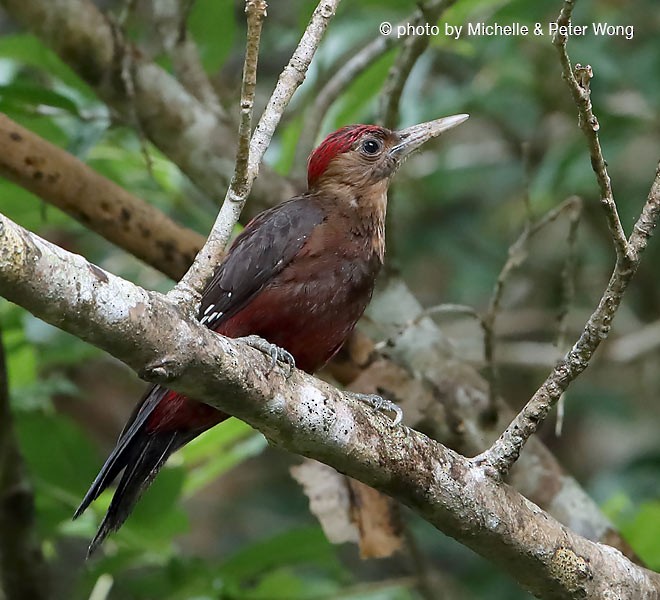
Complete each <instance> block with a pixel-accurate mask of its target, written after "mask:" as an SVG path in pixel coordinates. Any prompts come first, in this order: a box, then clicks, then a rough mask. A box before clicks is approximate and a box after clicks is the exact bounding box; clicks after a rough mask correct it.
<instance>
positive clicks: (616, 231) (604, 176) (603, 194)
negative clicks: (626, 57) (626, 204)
mask: <svg viewBox="0 0 660 600" xmlns="http://www.w3.org/2000/svg"><path fill="white" fill-rule="evenodd" d="M574 6H575V0H566V1H565V2H564V5H563V7H562V9H561V12H560V13H559V17H558V18H557V25H558V28H557V33H555V35H554V36H553V38H552V43H553V44H554V46H555V47H556V48H557V51H558V52H559V60H560V62H561V67H562V77H563V78H564V81H566V83H567V84H568V88H569V89H570V91H571V95H572V96H573V101H574V102H575V105H576V106H577V108H578V124H579V126H580V129H582V132H583V133H584V135H585V137H586V138H587V143H588V144H589V153H590V154H591V168H592V169H593V171H594V173H595V174H596V180H597V181H598V187H599V188H600V202H601V205H602V207H603V209H604V210H605V215H606V217H607V225H608V226H609V229H610V234H611V235H612V241H613V242H614V248H615V250H616V255H617V259H618V260H620V261H629V260H631V259H632V257H631V256H630V252H631V249H630V247H629V246H628V242H627V241H626V234H625V231H624V230H623V225H621V219H620V218H619V212H618V210H617V207H616V203H615V202H614V194H613V193H612V182H611V181H610V175H609V173H608V172H607V163H606V162H605V159H604V158H603V151H602V150H601V147H600V141H599V139H598V131H599V129H600V125H599V123H598V119H597V118H596V115H594V111H593V106H592V104H591V89H590V87H589V84H590V81H591V78H592V77H593V71H592V69H591V67H590V66H589V65H587V66H584V67H583V66H582V65H580V64H579V63H578V64H576V65H575V71H573V69H572V67H571V59H570V58H569V56H568V53H567V52H566V43H567V41H568V36H567V35H565V34H563V33H560V32H561V31H566V29H567V27H568V26H569V25H570V22H571V15H572V14H573V8H574Z"/></svg>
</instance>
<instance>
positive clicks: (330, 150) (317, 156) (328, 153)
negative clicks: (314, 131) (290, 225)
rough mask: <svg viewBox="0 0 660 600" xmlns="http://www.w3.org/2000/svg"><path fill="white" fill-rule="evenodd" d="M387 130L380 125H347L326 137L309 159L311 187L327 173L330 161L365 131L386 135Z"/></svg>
mask: <svg viewBox="0 0 660 600" xmlns="http://www.w3.org/2000/svg"><path fill="white" fill-rule="evenodd" d="M386 132H387V131H386V130H385V129H383V128H382V127H379V126H378V125H347V126H346V127H342V128H341V129H337V131H335V132H334V133H331V134H330V135H329V136H328V137H326V138H325V139H324V140H323V141H322V142H321V143H320V144H319V145H318V147H317V148H316V150H314V152H312V153H311V154H310V156H309V160H308V161H307V185H308V186H309V187H311V186H312V184H313V183H314V182H316V181H318V179H319V177H321V175H323V173H325V170H326V169H327V168H328V165H329V164H330V161H332V159H333V158H335V157H336V156H337V155H339V154H342V153H343V152H348V151H349V150H350V149H351V148H352V147H353V144H355V142H356V141H357V140H359V139H360V138H361V137H362V136H363V135H364V134H365V133H373V134H376V135H379V136H381V137H385V133H386Z"/></svg>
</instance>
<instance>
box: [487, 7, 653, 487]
mask: <svg viewBox="0 0 660 600" xmlns="http://www.w3.org/2000/svg"><path fill="white" fill-rule="evenodd" d="M574 4H575V0H565V1H564V4H563V6H562V9H561V12H560V14H559V17H558V18H557V24H558V25H559V28H558V30H559V31H562V29H561V28H562V27H564V30H565V27H566V26H567V25H568V24H569V23H570V19H571V14H572V12H573V7H574ZM566 41H567V36H565V35H561V34H559V33H558V34H556V35H555V37H554V39H553V44H554V45H555V46H556V47H557V49H558V51H559V59H560V62H561V64H562V71H563V76H564V79H565V80H566V83H567V85H568V87H569V89H570V91H571V94H572V95H573V100H574V101H575V104H576V106H577V107H578V112H579V115H580V120H579V121H580V122H579V125H580V128H581V129H582V131H583V132H584V134H585V136H586V138H587V143H588V146H589V152H590V154H591V165H592V168H593V170H594V172H595V174H596V179H597V181H598V185H599V187H600V190H601V205H602V206H603V207H604V209H605V213H606V215H607V220H608V225H609V229H610V233H611V235H612V239H613V241H614V246H615V248H616V255H617V259H616V264H615V267H614V272H613V273H612V276H611V278H610V281H609V283H608V285H607V287H606V288H605V291H604V292H603V295H602V297H601V299H600V302H599V303H598V306H597V307H596V309H595V310H594V312H593V313H592V315H591V316H590V317H589V320H588V321H587V323H586V325H585V327H584V330H583V331H582V333H581V334H580V337H579V338H578V340H577V341H576V342H575V344H574V345H573V347H572V348H571V350H570V351H569V352H567V354H566V356H565V357H564V358H563V359H562V360H561V361H560V362H559V363H558V364H557V366H555V368H554V369H553V370H552V372H551V373H550V375H548V377H547V378H546V380H545V381H544V382H543V384H542V385H541V387H540V388H539V389H538V390H537V391H536V393H535V394H534V395H533V396H532V398H531V399H530V400H529V402H528V403H527V404H526V406H525V407H524V408H523V409H522V410H521V411H520V413H518V415H517V416H516V417H515V418H514V420H513V421H512V423H511V424H510V425H509V426H508V427H507V429H506V430H505V431H504V432H503V433H502V435H501V436H500V437H499V438H498V440H497V441H496V442H495V443H494V444H493V445H492V446H491V447H490V449H488V450H487V451H486V452H484V453H482V454H481V455H479V456H478V457H476V458H475V460H476V461H477V462H479V463H483V464H486V465H488V466H490V467H492V468H493V473H492V474H494V475H496V476H503V475H505V474H506V473H507V472H508V471H509V469H510V468H511V466H512V465H513V464H514V463H515V462H516V460H517V459H518V456H520V452H521V451H522V448H523V447H524V445H525V443H526V442H527V440H528V439H529V438H530V436H532V435H533V434H534V433H535V432H536V431H537V429H538V427H539V425H540V424H541V423H542V422H543V420H544V419H545V417H546V416H547V414H548V412H549V411H550V409H551V408H552V407H553V406H554V405H555V404H556V403H557V402H558V401H559V399H560V397H561V396H562V394H563V393H564V392H565V391H566V389H567V388H568V386H569V385H570V384H571V382H572V381H574V380H575V378H576V377H577V376H578V375H579V374H580V373H582V371H584V370H585V369H586V368H587V366H588V365H589V361H590V360H591V357H592V356H593V354H594V352H595V351H596V349H597V348H598V346H600V343H601V342H602V341H603V340H604V339H605V338H607V336H608V334H609V331H610V327H611V323H612V319H613V318H614V315H615V313H616V311H617V310H618V308H619V305H620V304H621V300H622V297H623V294H624V292H625V291H626V289H627V287H628V285H629V283H630V281H631V279H632V277H633V275H634V274H635V272H636V271H637V268H638V266H639V262H640V258H641V256H640V255H641V253H642V252H643V250H644V249H645V248H646V244H647V242H648V239H649V237H650V236H651V233H652V232H653V228H654V227H655V225H656V222H657V220H658V216H659V213H660V164H659V165H658V171H657V172H656V178H655V180H654V182H653V185H652V187H651V192H650V193H649V197H648V200H647V202H646V204H645V205H644V208H643V209H642V213H641V215H640V217H639V219H638V220H637V223H636V224H635V227H634V229H633V232H632V235H631V236H630V239H629V240H626V238H625V234H624V231H623V227H622V226H621V221H620V219H619V214H618V210H617V207H616V204H615V202H614V196H613V194H612V189H611V185H610V178H609V175H608V173H607V167H606V165H605V160H604V159H603V155H602V152H601V149H600V142H599V141H598V133H597V132H598V129H599V125H598V120H597V119H596V117H595V116H594V114H593V110H592V106H591V98H590V91H589V80H590V79H591V77H592V72H591V67H581V66H580V65H577V66H576V69H575V71H576V74H575V75H574V74H573V71H572V70H571V62H570V59H569V57H568V54H567V52H566ZM576 76H577V78H579V79H580V81H578V79H577V78H576Z"/></svg>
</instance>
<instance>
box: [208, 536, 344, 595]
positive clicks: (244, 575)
mask: <svg viewBox="0 0 660 600" xmlns="http://www.w3.org/2000/svg"><path fill="white" fill-rule="evenodd" d="M298 563H315V564H317V565H319V564H325V565H326V566H332V567H334V568H336V567H337V566H338V562H337V558H336V556H335V552H334V549H333V547H332V546H331V544H330V543H329V542H328V541H327V540H326V538H325V536H324V535H323V532H322V531H321V528H320V527H308V528H305V529H294V530H290V531H286V532H284V533H282V534H280V535H277V536H275V537H272V538H270V539H267V540H264V541H262V542H259V543H255V544H251V545H250V546H248V547H247V548H244V549H243V550H241V551H239V552H237V553H236V554H234V556H232V557H231V558H230V559H229V560H227V561H226V562H225V563H224V564H223V565H222V566H221V567H220V569H219V573H220V574H221V575H223V576H224V577H226V578H227V579H229V580H236V581H239V582H240V581H244V580H246V579H248V578H252V577H256V576H258V575H259V574H261V573H264V572H266V571H267V570H270V569H274V568H276V567H282V566H285V565H293V564H298Z"/></svg>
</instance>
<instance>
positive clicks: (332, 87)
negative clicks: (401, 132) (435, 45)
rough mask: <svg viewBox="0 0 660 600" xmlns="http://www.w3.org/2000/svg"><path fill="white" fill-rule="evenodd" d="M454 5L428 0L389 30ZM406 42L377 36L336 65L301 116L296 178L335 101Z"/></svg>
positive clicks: (418, 21)
mask: <svg viewBox="0 0 660 600" xmlns="http://www.w3.org/2000/svg"><path fill="white" fill-rule="evenodd" d="M454 2H455V0H432V1H431V2H428V8H424V7H422V8H418V9H417V10H415V11H414V12H413V13H411V14H410V15H409V16H408V17H406V18H405V19H403V20H402V21H401V22H400V23H398V24H397V25H394V27H393V28H392V30H393V31H399V27H400V26H403V27H405V26H406V25H408V24H420V23H423V22H424V19H425V18H426V17H425V15H426V14H437V16H436V17H435V19H434V20H437V19H438V18H439V16H440V14H441V13H442V12H443V11H444V10H445V9H446V8H447V7H448V6H450V5H451V4H453V3H454ZM406 39H408V36H407V35H404V36H401V37H399V36H395V35H394V34H393V33H391V34H389V35H379V36H378V37H376V38H374V39H373V40H371V41H370V42H369V43H368V44H367V45H365V46H364V47H363V48H362V49H361V50H358V51H357V52H356V53H355V54H353V56H352V57H351V58H350V59H349V60H348V61H346V63H344V64H343V65H341V66H339V68H338V69H337V70H336V71H335V72H334V74H333V75H332V77H331V78H330V79H329V80H328V81H327V83H326V84H325V85H324V86H323V87H322V88H321V89H320V90H319V91H318V93H317V94H316V98H315V100H314V103H313V104H312V106H310V107H309V108H308V109H307V112H306V114H305V123H304V126H303V129H302V133H301V134H300V139H299V140H298V145H297V147H296V158H295V161H294V162H295V165H296V167H297V168H298V169H299V172H298V173H297V174H298V175H299V176H301V177H302V176H303V175H304V172H303V171H302V169H303V168H304V164H305V159H306V158H307V156H308V155H309V153H310V152H311V151H312V148H313V146H314V144H315V142H316V138H317V137H318V135H319V132H320V131H321V126H322V125H323V119H324V118H325V115H326V113H327V112H328V109H329V108H330V107H331V106H332V104H333V103H334V102H335V100H337V98H339V96H340V95H341V94H342V93H343V92H344V91H345V90H346V88H347V87H348V86H349V85H350V84H351V83H352V82H353V80H354V79H355V78H356V77H358V76H359V75H360V74H361V73H362V72H363V71H365V70H366V69H367V68H368V67H370V66H371V65H372V64H373V63H374V61H376V60H377V59H378V58H380V57H381V56H382V55H383V54H385V52H387V51H388V50H389V49H390V48H392V47H394V45H395V44H397V43H399V42H401V41H402V40H406ZM422 39H423V40H424V48H426V46H427V45H428V39H426V38H422ZM422 51H423V49H422ZM420 54H421V52H420ZM402 85H403V84H402Z"/></svg>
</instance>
